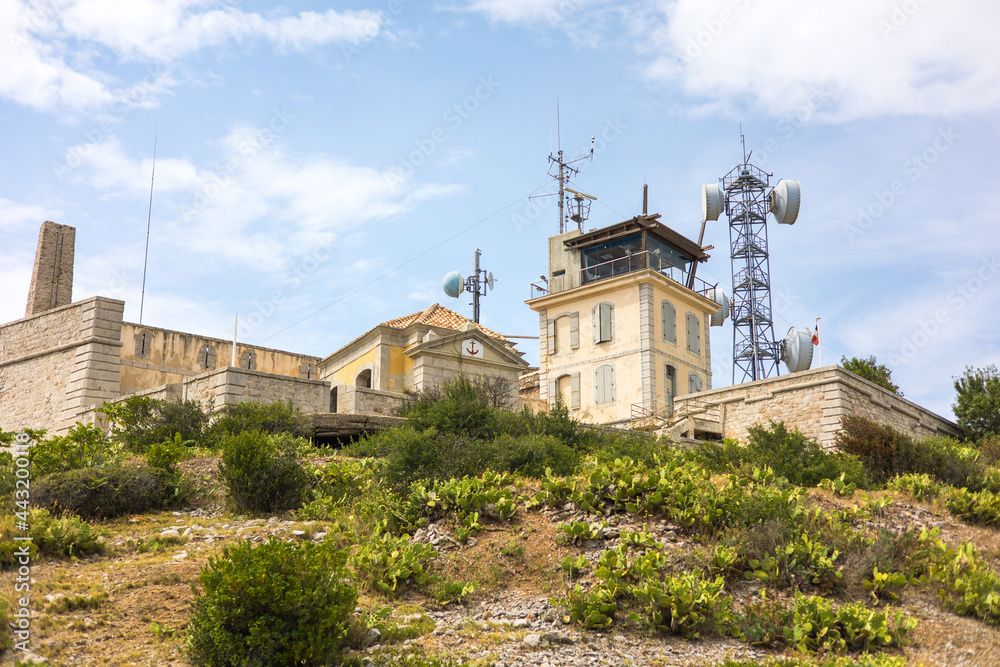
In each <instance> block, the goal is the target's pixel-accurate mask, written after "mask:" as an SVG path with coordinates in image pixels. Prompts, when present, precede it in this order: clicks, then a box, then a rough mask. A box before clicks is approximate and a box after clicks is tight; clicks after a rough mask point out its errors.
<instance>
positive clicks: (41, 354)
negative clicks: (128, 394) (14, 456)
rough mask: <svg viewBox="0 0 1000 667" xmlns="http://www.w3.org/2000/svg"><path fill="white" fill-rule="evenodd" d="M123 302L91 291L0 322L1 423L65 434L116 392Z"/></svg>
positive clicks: (7, 427) (0, 425)
mask: <svg viewBox="0 0 1000 667" xmlns="http://www.w3.org/2000/svg"><path fill="white" fill-rule="evenodd" d="M124 307H125V304H124V302H122V301H117V300H114V299H106V298H104V297H92V298H90V299H85V300H83V301H79V302H77V303H73V304H69V305H67V306H62V307H59V308H55V309H52V310H49V311H47V312H44V313H42V314H39V315H34V316H32V317H27V318H24V319H22V320H17V321H15V322H10V323H8V324H5V325H3V326H0V428H2V429H4V430H7V431H11V430H16V429H20V428H45V429H48V430H49V431H50V433H53V434H62V433H65V432H66V430H67V429H68V428H69V427H70V426H72V425H73V424H74V423H75V422H76V421H80V420H82V421H86V420H89V419H91V418H92V417H91V416H90V412H91V408H93V407H94V406H100V405H101V404H103V403H104V401H106V400H112V399H114V398H115V397H117V396H118V391H119V374H118V354H119V348H120V346H121V343H120V342H119V341H120V336H121V325H122V311H123V310H124Z"/></svg>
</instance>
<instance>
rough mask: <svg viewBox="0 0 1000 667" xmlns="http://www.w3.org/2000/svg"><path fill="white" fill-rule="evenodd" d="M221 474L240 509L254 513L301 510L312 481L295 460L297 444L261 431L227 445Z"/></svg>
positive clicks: (224, 449) (235, 436) (242, 435)
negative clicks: (299, 507) (309, 483)
mask: <svg viewBox="0 0 1000 667" xmlns="http://www.w3.org/2000/svg"><path fill="white" fill-rule="evenodd" d="M219 475H220V476H221V477H222V481H223V483H224V484H225V485H226V489H227V490H228V491H229V497H230V498H231V499H232V501H233V503H234V504H235V505H236V507H237V508H238V509H240V510H243V511H251V512H261V511H267V512H272V511H277V510H287V509H294V508H296V507H298V506H299V505H301V504H302V499H303V494H304V492H305V490H306V487H307V485H308V482H309V479H308V476H307V475H306V471H305V469H304V468H303V467H302V466H301V465H300V464H299V462H298V461H297V460H296V458H295V446H294V441H293V440H289V439H287V438H281V437H280V436H273V435H268V434H267V433H261V432H260V431H253V432H244V433H240V434H239V435H234V436H232V437H230V438H229V439H227V440H226V441H225V442H224V443H223V445H222V462H221V463H220V464H219Z"/></svg>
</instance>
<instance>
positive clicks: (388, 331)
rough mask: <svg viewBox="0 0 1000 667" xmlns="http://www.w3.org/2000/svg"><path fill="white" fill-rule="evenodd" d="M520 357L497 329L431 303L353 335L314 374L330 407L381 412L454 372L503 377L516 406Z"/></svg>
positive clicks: (523, 364)
mask: <svg viewBox="0 0 1000 667" xmlns="http://www.w3.org/2000/svg"><path fill="white" fill-rule="evenodd" d="M521 357H522V353H521V352H518V351H517V350H516V348H515V347H514V345H513V344H512V343H511V342H510V341H508V340H507V339H506V338H504V337H503V336H501V335H500V334H498V333H496V332H493V331H490V330H489V329H487V328H486V327H484V326H481V325H479V324H476V323H475V322H473V321H471V320H469V319H468V318H466V317H463V316H462V315H459V314H458V313H456V312H454V311H451V310H449V309H447V308H445V307H444V306H441V305H439V304H434V305H433V306H431V307H429V308H427V309H426V310H422V311H420V312H418V313H412V314H410V315H406V316H405V317H400V318H396V319H394V320H389V321H388V322H383V323H382V324H380V325H378V326H376V327H374V328H373V329H371V330H370V331H368V332H366V333H365V334H363V335H361V336H359V337H358V338H356V339H354V340H353V341H351V342H350V343H348V344H347V345H345V346H344V347H342V348H340V349H339V350H337V351H336V352H334V353H333V354H331V355H330V356H328V357H326V358H325V359H323V360H322V361H321V362H320V363H319V373H320V375H319V377H320V378H321V379H323V380H326V381H327V382H329V383H330V384H331V386H332V388H333V392H334V396H335V398H334V400H333V405H334V409H333V410H332V411H336V412H348V413H350V412H358V411H374V412H376V413H386V412H389V411H390V410H389V408H390V407H393V406H398V405H399V404H400V403H401V402H402V401H405V400H407V395H410V394H413V393H415V392H419V391H424V390H433V389H437V388H440V387H442V386H443V385H444V384H446V383H447V382H448V381H449V380H451V379H452V378H454V377H455V376H456V375H458V374H463V375H465V376H467V377H470V378H483V379H500V380H502V381H504V382H505V383H506V384H507V385H508V386H509V388H510V391H509V393H510V400H511V404H512V405H513V406H516V405H517V400H518V379H519V377H520V374H521V373H522V372H523V371H524V370H525V369H527V368H528V363H527V362H526V361H524V360H523V359H522V358H521ZM376 407H377V408H378V409H376Z"/></svg>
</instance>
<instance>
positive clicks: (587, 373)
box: [527, 215, 721, 424]
mask: <svg viewBox="0 0 1000 667" xmlns="http://www.w3.org/2000/svg"><path fill="white" fill-rule="evenodd" d="M658 217H659V216H658V215H649V216H638V217H635V218H632V219H631V220H626V221H625V222H621V223H618V224H616V225H611V226H609V227H604V228H602V229H598V230H594V231H591V232H588V233H581V232H580V231H579V230H574V231H570V232H567V233H565V234H560V235H558V236H553V237H551V238H550V239H549V275H548V281H547V282H548V284H547V286H536V289H538V290H540V291H541V292H543V295H542V296H539V297H537V298H533V299H530V300H529V301H528V302H527V303H528V306H530V307H531V309H532V310H534V311H536V312H537V313H538V317H539V328H540V338H541V345H540V364H539V376H540V377H539V386H540V392H541V398H542V399H544V400H546V401H547V402H548V404H549V405H554V404H555V403H556V401H557V397H558V399H559V400H561V401H562V403H563V404H564V405H566V406H567V407H568V408H570V414H571V415H572V416H573V417H574V418H576V419H579V420H580V421H584V422H589V423H596V424H625V423H630V422H632V421H633V420H634V419H636V418H637V417H641V416H650V415H656V416H661V417H663V418H666V417H669V415H670V414H671V412H672V409H673V407H672V406H673V398H674V396H681V395H685V394H689V393H694V392H698V391H702V390H703V389H711V388H712V370H711V369H712V363H711V350H710V345H709V335H708V333H709V332H708V327H709V326H710V325H711V323H712V316H713V315H716V320H717V323H718V324H721V317H720V316H719V315H717V313H719V311H720V305H719V304H718V303H716V302H715V301H714V300H713V298H712V297H714V295H715V294H716V291H715V288H714V286H712V285H708V284H707V283H705V282H703V281H702V280H700V279H698V278H696V277H694V276H693V275H692V271H693V269H694V267H695V266H696V265H697V263H698V262H703V261H705V260H706V259H708V255H706V254H705V252H704V250H703V249H702V248H701V247H699V246H698V244H696V243H694V242H692V241H691V240H689V239H687V238H686V237H684V236H682V235H681V234H678V233H677V232H675V231H673V230H671V229H670V228H669V227H667V226H666V225H663V224H662V223H660V222H658V221H657V218H658Z"/></svg>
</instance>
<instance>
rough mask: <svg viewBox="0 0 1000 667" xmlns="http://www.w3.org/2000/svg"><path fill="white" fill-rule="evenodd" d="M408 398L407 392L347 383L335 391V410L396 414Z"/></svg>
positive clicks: (350, 412)
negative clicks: (381, 389)
mask: <svg viewBox="0 0 1000 667" xmlns="http://www.w3.org/2000/svg"><path fill="white" fill-rule="evenodd" d="M410 400H411V396H410V395H408V394H398V393H396V392H393V391H380V390H378V389H366V388H363V387H352V386H350V385H348V386H346V387H340V388H339V389H338V391H337V412H338V413H341V414H351V415H396V414H399V410H400V408H402V407H403V406H404V405H406V404H407V403H409V402H410ZM323 412H326V410H323Z"/></svg>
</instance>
